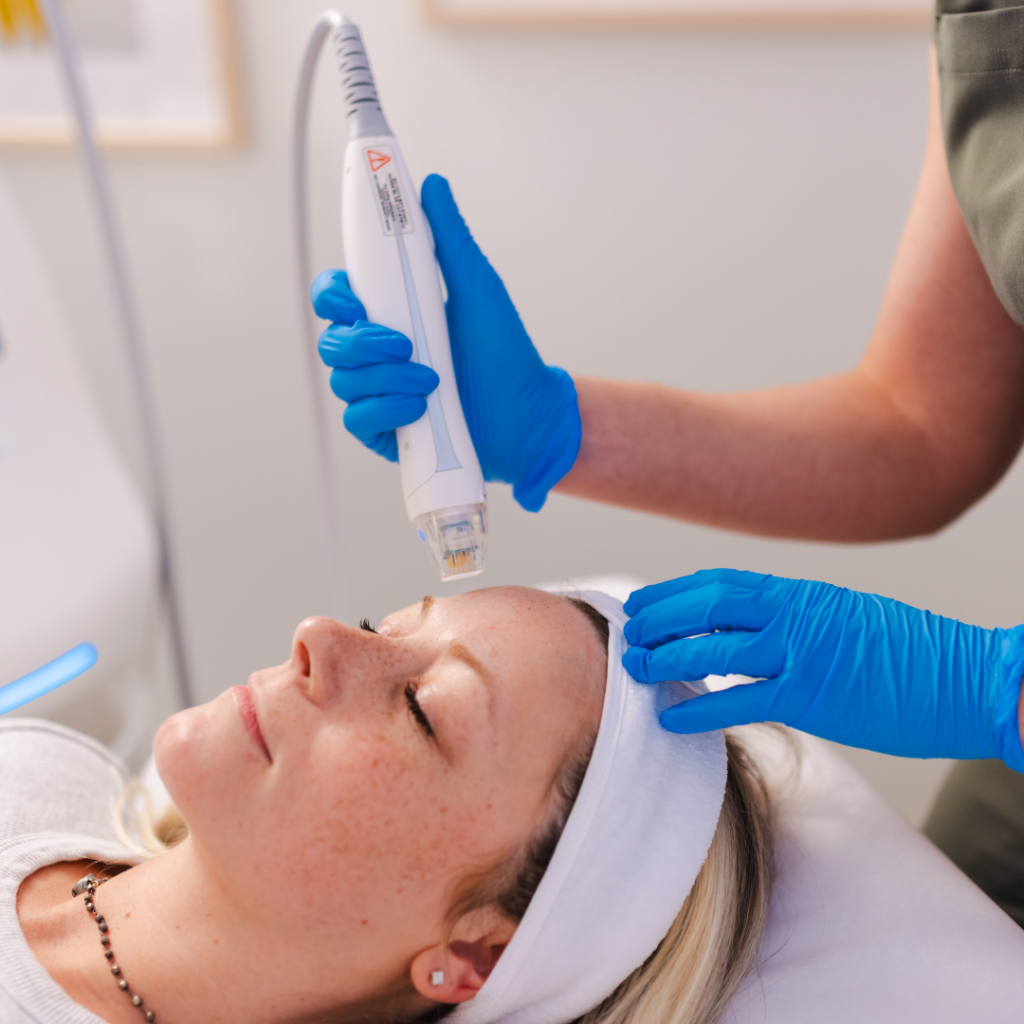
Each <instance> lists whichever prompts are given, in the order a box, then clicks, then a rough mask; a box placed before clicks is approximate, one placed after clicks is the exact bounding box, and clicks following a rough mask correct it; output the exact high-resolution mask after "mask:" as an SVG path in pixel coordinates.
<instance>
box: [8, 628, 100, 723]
mask: <svg viewBox="0 0 1024 1024" xmlns="http://www.w3.org/2000/svg"><path fill="white" fill-rule="evenodd" d="M98 658H99V651H97V650H96V645H95V644H90V643H84V644H78V645H77V646H76V647H72V648H71V650H70V651H66V652H65V653H64V654H62V655H61V656H60V657H59V658H54V659H53V661H49V662H47V663H46V664H45V665H43V666H42V668H37V669H35V670H34V671H32V672H29V674H28V675H27V676H22V677H21V678H20V679H15V680H14V682H13V683H8V684H7V685H6V686H0V715H3V714H6V713H7V712H8V711H13V710H14V709H15V708H20V707H22V706H23V705H25V704H28V702H29V701H32V700H35V699H36V697H42V696H43V694H44V693H49V692H50V691H51V690H56V689H57V687H58V686H63V685H64V684H65V683H70V682H71V680H72V679H77V678H78V676H80V675H81V674H82V673H83V672H87V671H88V670H89V669H91V668H92V667H93V665H95V664H96V661H97V659H98Z"/></svg>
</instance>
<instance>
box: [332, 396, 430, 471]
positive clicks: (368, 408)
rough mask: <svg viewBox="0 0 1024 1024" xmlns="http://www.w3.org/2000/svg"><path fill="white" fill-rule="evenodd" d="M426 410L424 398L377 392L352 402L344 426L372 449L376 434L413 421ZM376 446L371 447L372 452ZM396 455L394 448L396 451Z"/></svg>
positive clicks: (346, 412) (385, 432) (387, 431)
mask: <svg viewBox="0 0 1024 1024" xmlns="http://www.w3.org/2000/svg"><path fill="white" fill-rule="evenodd" d="M426 411H427V402H426V399H424V398H420V397H419V396H418V395H380V396H377V397H375V398H363V399H361V400H360V401H358V402H353V403H352V404H351V405H349V407H348V408H347V409H346V410H345V429H346V430H347V431H348V432H349V433H350V434H354V435H355V436H356V437H358V438H359V440H360V441H362V442H363V444H365V445H367V446H368V447H371V448H373V447H374V446H373V444H371V443H370V442H371V440H372V439H373V438H375V437H376V435H377V434H387V433H391V432H392V431H394V429H395V427H404V426H405V425H406V424H407V423H415V422H416V420H418V419H419V418H420V417H421V416H422V415H423V414H424V413H425V412H426ZM377 450H378V449H376V448H374V451H377ZM396 457H397V451H396Z"/></svg>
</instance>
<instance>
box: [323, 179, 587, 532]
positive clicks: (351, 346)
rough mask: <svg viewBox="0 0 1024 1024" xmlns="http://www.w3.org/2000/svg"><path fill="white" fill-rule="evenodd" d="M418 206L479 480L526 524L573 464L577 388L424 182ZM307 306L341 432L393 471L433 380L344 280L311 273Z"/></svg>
mask: <svg viewBox="0 0 1024 1024" xmlns="http://www.w3.org/2000/svg"><path fill="white" fill-rule="evenodd" d="M422 202H423V210H424V212H425V213H426V215H427V217H428V219H429V220H430V227H431V229H432V231H433V235H434V244H435V246H436V249H437V260H438V263H440V265H441V271H442V273H443V274H444V281H445V285H446V287H447V289H448V305H447V314H448V334H449V337H450V338H451V347H452V360H453V362H454V364H455V379H456V382H457V383H458V387H459V397H460V399H461V400H462V409H463V412H464V413H465V416H466V423H467V425H468V426H469V433H470V436H471V437H472V438H473V444H474V446H475V447H476V453H477V456H478V458H479V459H480V468H481V469H482V470H483V474H484V478H485V479H486V480H498V481H502V482H504V483H509V484H512V487H513V491H512V493H513V494H514V495H515V498H516V500H517V501H518V502H519V504H520V505H522V506H523V508H525V509H527V510H528V511H530V512H537V511H539V510H540V508H541V506H542V505H543V504H544V500H545V498H546V497H547V493H548V491H549V490H550V489H551V488H552V487H554V486H555V484H556V483H558V481H559V480H561V479H562V477H563V476H565V474H566V473H568V472H569V470H570V469H572V465H573V463H574V462H575V461H576V455H577V453H578V452H579V447H580V436H581V426H580V414H579V406H578V404H577V401H576V388H575V386H574V385H573V382H572V378H571V377H570V376H569V374H567V373H566V372H565V371H564V370H562V369H559V368H558V367H557V366H546V365H545V364H544V361H543V360H542V359H541V358H540V356H539V355H538V353H537V350H536V349H535V348H534V347H533V342H532V341H530V337H529V335H528V334H527V333H526V329H525V328H524V327H523V323H522V321H521V320H520V319H519V314H518V313H517V312H516V309H515V306H513V305H512V300H511V299H510V298H509V296H508V292H506V291H505V286H504V285H503V284H502V283H501V278H500V277H498V275H497V273H495V271H494V268H493V267H492V266H491V265H490V263H488V262H487V258H486V257H485V256H484V254H483V253H482V252H481V251H480V248H479V246H478V245H477V244H476V242H475V241H474V240H473V236H472V235H471V234H470V233H469V228H467V227H466V222H465V221H464V220H463V219H462V217H461V215H460V214H459V210H458V207H457V206H456V205H455V200H454V199H453V198H452V193H451V189H450V188H449V187H448V182H447V181H445V179H444V178H441V177H439V176H438V175H436V174H432V175H430V176H429V177H428V178H427V180H426V181H424V183H423V190H422ZM312 299H313V308H314V309H315V310H316V313H317V315H318V316H320V317H322V318H323V319H325V320H332V321H333V323H332V324H331V326H330V327H328V328H327V330H325V331H324V333H323V334H322V335H321V338H320V356H321V358H322V359H323V361H324V362H325V363H326V364H327V365H328V366H331V367H333V368H334V370H333V372H332V373H331V388H332V389H333V391H334V393H335V394H336V395H337V396H338V397H339V398H341V399H343V400H344V401H346V402H348V403H349V406H348V408H347V409H346V410H345V426H346V427H347V428H348V430H349V431H350V432H351V433H353V434H354V435H355V436H356V437H357V438H359V440H360V441H362V442H363V444H365V445H367V446H368V447H369V448H372V449H373V450H374V451H376V452H378V453H379V454H381V455H383V456H384V457H385V458H388V459H391V460H392V461H395V460H396V459H397V457H398V448H397V444H396V442H395V433H394V432H395V428H396V427H400V426H404V425H405V424H407V423H412V422H413V421H414V420H417V419H419V417H420V416H422V415H423V412H424V410H425V409H426V400H425V397H424V396H425V395H428V394H430V392H431V391H433V390H434V388H435V387H437V383H438V379H437V374H435V373H434V371H433V370H431V369H429V368H427V367H425V366H419V365H418V364H415V363H410V362H409V358H410V356H411V355H412V343H411V342H410V341H409V339H408V338H406V337H405V336H404V335H402V334H399V333H398V332H397V331H392V330H388V329H387V328H384V327H379V326H377V325H374V324H368V323H367V322H366V310H365V309H364V308H363V306H362V303H360V302H359V300H358V299H357V298H356V297H355V296H354V295H353V294H352V291H351V289H350V288H349V284H348V277H347V276H346V275H345V273H344V272H343V271H340V270H328V271H325V272H324V273H322V274H321V275H320V276H319V277H318V278H317V279H316V281H314V282H313V288H312Z"/></svg>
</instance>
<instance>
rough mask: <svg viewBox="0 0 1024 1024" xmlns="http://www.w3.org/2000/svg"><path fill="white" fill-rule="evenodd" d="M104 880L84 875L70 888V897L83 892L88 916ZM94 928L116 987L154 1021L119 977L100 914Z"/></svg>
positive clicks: (153, 1016) (145, 1016)
mask: <svg viewBox="0 0 1024 1024" xmlns="http://www.w3.org/2000/svg"><path fill="white" fill-rule="evenodd" d="M106 881H107V879H106V878H97V877H96V876H95V875H86V876H85V878H83V879H81V881H78V882H76V883H75V884H74V885H73V886H72V888H71V895H72V896H81V895H82V893H83V892H84V893H85V894H86V897H85V909H86V911H87V912H88V913H90V914H96V902H95V896H96V889H97V888H98V887H99V886H101V885H102V884H103V883H104V882H106ZM96 927H97V928H99V930H100V942H101V943H102V944H103V955H104V956H105V957H106V958H107V960H109V961H110V973H111V974H112V975H114V977H115V978H116V979H117V987H118V988H119V989H120V990H121V991H122V992H123V993H124V994H125V995H126V996H128V998H129V999H131V1001H132V1006H134V1007H136V1008H137V1009H138V1010H139V1012H140V1013H141V1014H142V1016H143V1019H144V1020H146V1021H147V1022H150V1021H154V1020H156V1014H155V1013H153V1011H152V1010H144V1009H143V1008H142V996H140V995H136V994H135V993H134V992H132V990H131V986H130V985H129V984H128V981H127V979H126V978H124V977H122V975H121V968H120V967H118V966H117V964H116V963H114V951H113V950H112V949H111V948H110V936H109V935H108V934H107V933H108V932H109V931H110V926H109V925H108V924H107V921H106V918H104V916H103V915H102V914H96Z"/></svg>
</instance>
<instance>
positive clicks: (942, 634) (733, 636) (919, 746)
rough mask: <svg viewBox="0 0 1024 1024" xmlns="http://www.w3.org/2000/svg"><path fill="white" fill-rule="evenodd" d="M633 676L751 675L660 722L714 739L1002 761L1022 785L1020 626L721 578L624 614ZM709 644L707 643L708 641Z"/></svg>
mask: <svg viewBox="0 0 1024 1024" xmlns="http://www.w3.org/2000/svg"><path fill="white" fill-rule="evenodd" d="M625 610H626V613H627V614H628V615H630V616H631V618H630V621H629V622H628V623H627V624H626V628H625V634H626V639H627V640H628V641H629V643H630V644H633V645H634V646H632V647H630V648H629V649H628V650H627V651H626V653H625V654H624V655H623V659H622V662H623V665H624V666H625V668H626V670H627V671H628V672H629V673H630V675H632V676H633V677H634V678H635V679H637V680H639V681H641V682H657V681H659V680H666V679H679V680H695V679H703V678H704V677H705V676H708V675H729V674H731V673H736V674H740V675H747V676H754V677H757V678H758V679H759V680H760V681H758V682H754V683H749V684H744V685H737V686H733V687H731V688H730V689H727V690H720V691H718V692H716V693H709V694H706V695H703V696H699V697H695V698H693V699H691V700H688V701H684V702H683V703H682V704H677V705H676V706H675V707H672V708H669V709H668V710H666V711H665V712H663V713H662V716H661V721H662V724H663V725H664V726H665V728H666V729H669V730H671V731H673V732H679V733H696V732H706V731H709V730H712V729H721V728H725V727H728V726H732V725H744V724H747V723H749V722H766V721H770V722H782V723H784V724H786V725H791V726H793V727H794V728H796V729H802V730H803V731H805V732H809V733H814V734H815V735H817V736H821V737H824V738H825V739H829V740H835V741H836V742H838V743H845V744H848V745H849V746H854V747H866V748H868V749H870V750H877V751H881V752H883V753H887V754H897V755H901V756H903V757H951V758H958V759H961V760H971V759H975V758H987V757H997V758H1001V759H1002V760H1003V761H1004V762H1005V763H1006V764H1007V765H1008V766H1009V767H1011V768H1013V769H1015V770H1016V771H1019V772H1024V751H1022V750H1021V737H1020V727H1019V724H1018V712H1017V705H1018V701H1019V699H1020V695H1021V681H1022V675H1024V626H1018V627H1016V628H1015V629H982V628H981V627H979V626H967V625H964V624H963V623H962V622H957V621H955V620H954V619H946V618H942V617H941V616H938V615H933V614H932V613H931V612H927V611H921V610H920V609H917V608H911V607H910V606H909V605H905V604H901V603H900V602H899V601H893V600H891V599H889V598H885V597H879V596H877V595H876V594H863V593H860V592H858V591H855V590H846V589H844V588H842V587H835V586H831V585H830V584H828V583H815V582H812V581H809V580H789V579H783V578H781V577H776V576H762V575H760V574H757V573H752V572H738V571H736V570H733V569H712V570H707V571H703V572H697V573H694V574H693V575H692V576H683V577H680V578H679V579H675V580H670V581H668V582H666V583H659V584H656V585H655V586H651V587H645V588H644V589H642V590H638V591H636V592H634V593H633V594H632V595H631V596H630V598H629V600H628V601H627V602H626V606H625ZM701 634H707V635H701Z"/></svg>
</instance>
